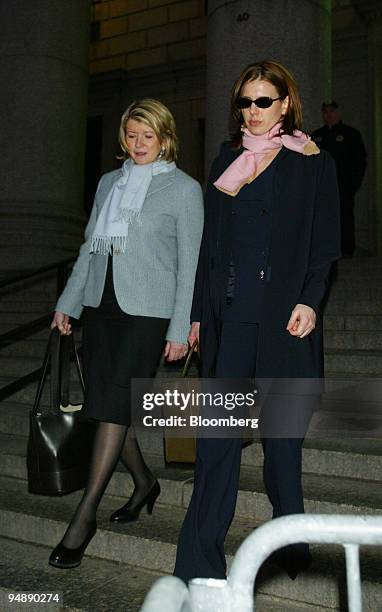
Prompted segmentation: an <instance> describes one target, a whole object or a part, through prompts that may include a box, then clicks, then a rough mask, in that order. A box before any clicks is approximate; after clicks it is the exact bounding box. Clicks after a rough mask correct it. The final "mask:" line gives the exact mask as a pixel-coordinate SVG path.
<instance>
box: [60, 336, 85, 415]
mask: <svg viewBox="0 0 382 612" xmlns="http://www.w3.org/2000/svg"><path fill="white" fill-rule="evenodd" d="M72 355H73V356H74V363H75V366H76V370H77V374H78V379H79V381H80V385H81V389H82V392H84V391H85V384H84V378H83V374H82V368H81V362H80V357H79V354H78V350H77V346H76V343H75V341H74V335H73V334H70V336H63V337H62V338H61V404H62V405H63V406H67V405H68V404H69V403H70V361H71V357H72Z"/></svg>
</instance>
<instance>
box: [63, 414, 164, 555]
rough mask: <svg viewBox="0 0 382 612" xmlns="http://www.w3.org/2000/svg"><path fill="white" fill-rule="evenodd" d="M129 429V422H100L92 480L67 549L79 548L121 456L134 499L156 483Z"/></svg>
mask: <svg viewBox="0 0 382 612" xmlns="http://www.w3.org/2000/svg"><path fill="white" fill-rule="evenodd" d="M127 429H128V428H127V427H126V426H125V425H116V424H115V423H104V422H99V424H98V427H97V432H96V435H95V440H94V447H93V454H92V460H91V466H90V473H89V479H88V482H87V485H86V488H85V491H84V494H83V496H82V499H81V501H80V503H79V505H78V506H77V509H76V511H75V513H74V516H73V518H72V520H71V522H70V524H69V526H68V528H67V530H66V533H65V535H64V538H63V544H64V546H66V547H67V548H77V547H78V546H80V545H81V544H82V542H83V541H84V539H85V537H86V534H87V533H88V531H89V528H90V525H91V524H92V523H93V522H94V521H95V519H96V513H97V508H98V505H99V503H100V501H101V499H102V495H103V494H104V492H105V489H106V487H107V485H108V483H109V481H110V478H111V476H112V474H113V472H114V469H115V467H116V465H117V463H118V460H119V458H121V460H122V461H123V463H124V465H125V466H126V467H127V469H128V470H129V472H130V473H131V476H132V478H133V482H134V486H135V489H134V492H133V495H132V497H131V501H132V500H134V501H138V500H139V498H142V497H143V496H144V495H145V494H146V493H147V491H148V489H150V487H151V485H152V484H153V483H154V481H155V478H154V476H153V474H152V473H151V471H150V470H149V468H148V467H147V465H146V463H145V461H144V459H143V457H142V453H141V450H140V448H139V445H138V442H137V440H136V438H133V437H131V436H127V435H126V434H127Z"/></svg>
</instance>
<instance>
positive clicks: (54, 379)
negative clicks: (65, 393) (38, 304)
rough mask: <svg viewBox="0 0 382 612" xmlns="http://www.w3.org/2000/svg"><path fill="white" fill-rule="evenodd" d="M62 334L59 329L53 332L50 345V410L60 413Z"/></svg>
mask: <svg viewBox="0 0 382 612" xmlns="http://www.w3.org/2000/svg"><path fill="white" fill-rule="evenodd" d="M60 353H61V334H60V332H59V331H58V328H57V327H55V328H54V329H53V330H52V340H51V344H50V410H51V412H53V413H58V411H59V409H60V403H61V359H60V357H61V355H60Z"/></svg>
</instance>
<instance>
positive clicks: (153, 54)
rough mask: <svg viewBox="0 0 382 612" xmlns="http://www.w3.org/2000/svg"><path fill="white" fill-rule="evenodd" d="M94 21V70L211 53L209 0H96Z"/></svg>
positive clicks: (131, 67) (92, 59)
mask: <svg viewBox="0 0 382 612" xmlns="http://www.w3.org/2000/svg"><path fill="white" fill-rule="evenodd" d="M92 22H93V42H92V44H91V48H90V73H91V74H97V73H100V72H105V71H110V70H118V69H121V70H136V69H139V68H144V67H147V66H149V67H152V66H157V65H161V64H166V63H171V62H175V61H181V60H187V59H192V58H197V57H201V56H204V55H205V39H206V27H207V23H206V17H205V15H204V0H182V1H178V0H99V1H98V2H97V1H93V8H92ZM96 23H98V24H99V26H95V25H94V24H96ZM97 30H98V31H97Z"/></svg>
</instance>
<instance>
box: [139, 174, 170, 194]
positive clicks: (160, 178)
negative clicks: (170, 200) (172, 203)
mask: <svg viewBox="0 0 382 612" xmlns="http://www.w3.org/2000/svg"><path fill="white" fill-rule="evenodd" d="M175 172H176V170H171V172H162V174H157V175H156V176H153V178H152V181H151V183H150V187H149V189H148V191H147V195H146V197H148V196H151V195H152V194H153V193H156V192H157V191H161V190H162V189H166V188H167V187H170V186H171V185H172V184H173V182H174V180H175Z"/></svg>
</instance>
